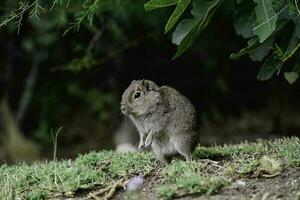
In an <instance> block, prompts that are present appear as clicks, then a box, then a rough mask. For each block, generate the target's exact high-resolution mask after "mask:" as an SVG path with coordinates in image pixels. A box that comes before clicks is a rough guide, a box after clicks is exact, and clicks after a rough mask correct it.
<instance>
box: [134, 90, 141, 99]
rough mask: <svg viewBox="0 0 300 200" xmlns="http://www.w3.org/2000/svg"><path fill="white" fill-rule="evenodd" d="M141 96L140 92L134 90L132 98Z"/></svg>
mask: <svg viewBox="0 0 300 200" xmlns="http://www.w3.org/2000/svg"><path fill="white" fill-rule="evenodd" d="M140 96H141V92H136V93H135V94H134V96H133V98H134V99H138V98H140Z"/></svg>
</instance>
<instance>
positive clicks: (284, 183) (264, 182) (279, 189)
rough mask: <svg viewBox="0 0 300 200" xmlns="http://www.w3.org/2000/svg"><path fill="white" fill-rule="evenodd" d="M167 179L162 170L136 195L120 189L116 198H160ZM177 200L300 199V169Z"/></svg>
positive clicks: (146, 180) (235, 183)
mask: <svg viewBox="0 0 300 200" xmlns="http://www.w3.org/2000/svg"><path fill="white" fill-rule="evenodd" d="M162 181H163V179H162V177H161V176H160V173H159V171H156V172H154V173H153V174H152V175H151V176H149V177H146V178H145V182H144V184H143V186H142V188H141V189H140V190H138V191H136V192H126V191H124V190H123V189H122V190H119V191H118V192H117V193H116V194H115V195H114V197H113V198H112V199H114V200H133V199H141V200H143V199H147V200H154V199H159V198H158V197H156V196H155V188H156V185H158V184H159V183H160V182H162ZM176 199H181V200H189V199H197V200H198V199H199V200H204V199H212V200H227V199H228V200H229V199H230V200H235V199H236V200H241V199H264V200H265V199H300V168H287V169H285V170H284V171H283V172H282V173H281V174H280V175H278V176H276V177H272V178H263V177H261V178H247V179H239V180H235V181H234V183H233V184H231V185H230V186H228V187H226V188H223V190H221V191H220V192H219V194H217V195H213V196H208V195H203V194H202V195H201V194H198V195H192V196H191V195H188V196H184V197H180V198H176Z"/></svg>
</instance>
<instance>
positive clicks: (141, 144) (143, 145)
mask: <svg viewBox="0 0 300 200" xmlns="http://www.w3.org/2000/svg"><path fill="white" fill-rule="evenodd" d="M144 147H145V144H144V143H143V142H140V143H139V146H138V150H142V149H143V148H144Z"/></svg>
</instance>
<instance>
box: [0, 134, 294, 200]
mask: <svg viewBox="0 0 300 200" xmlns="http://www.w3.org/2000/svg"><path fill="white" fill-rule="evenodd" d="M193 157H194V160H191V161H188V162H185V161H183V160H180V159H175V160H173V162H172V163H171V164H170V165H168V166H165V167H161V166H158V165H157V163H155V162H154V160H155V158H154V155H153V154H151V153H126V154H120V153H116V152H113V151H101V152H90V153H88V154H85V155H79V156H78V157H77V158H76V159H75V160H73V161H71V160H62V161H50V162H42V163H35V164H31V165H28V164H25V163H23V164H19V165H12V166H8V165H2V166H1V167H0V188H1V190H0V199H47V198H68V197H74V196H78V195H85V196H87V195H96V196H101V197H105V196H107V197H108V198H109V197H111V196H112V195H113V194H114V192H115V190H116V188H117V187H122V185H123V184H125V183H126V181H127V180H129V179H130V178H132V177H133V176H135V175H138V174H143V175H146V176H147V175H149V176H151V175H152V172H153V171H155V170H156V171H157V169H158V168H159V167H161V168H162V169H161V170H159V173H160V174H159V179H160V181H159V184H157V187H156V189H155V193H156V195H157V196H159V197H162V198H165V199H169V198H173V197H179V196H185V195H192V194H197V195H200V194H207V195H211V194H216V193H218V192H220V190H222V189H226V187H228V186H230V185H231V183H233V182H234V181H235V180H237V179H239V178H252V177H256V178H257V177H267V178H269V177H273V176H276V175H278V174H280V173H281V172H282V171H283V170H284V168H285V167H296V166H300V140H299V138H297V137H292V138H283V139H277V140H272V141H267V140H259V141H257V142H255V143H248V142H245V143H242V144H239V145H225V146H213V147H208V148H206V147H198V148H197V149H196V150H195V151H194V154H193ZM146 181H147V178H146ZM95 190H100V191H101V190H102V193H100V192H98V193H95V194H94V193H92V192H94V191H95Z"/></svg>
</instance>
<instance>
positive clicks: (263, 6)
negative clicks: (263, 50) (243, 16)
mask: <svg viewBox="0 0 300 200" xmlns="http://www.w3.org/2000/svg"><path fill="white" fill-rule="evenodd" d="M272 1H273V0H255V2H256V4H257V5H256V7H255V13H256V22H255V23H254V26H255V27H254V29H253V30H254V33H255V35H257V36H258V38H259V41H260V43H262V42H264V41H265V40H266V39H267V38H268V37H269V36H270V35H271V34H272V32H273V31H274V30H275V28H276V21H277V15H276V13H275V11H274V9H273V6H272Z"/></svg>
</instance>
